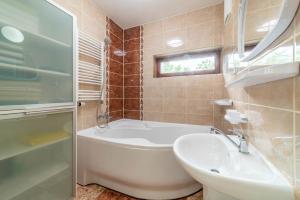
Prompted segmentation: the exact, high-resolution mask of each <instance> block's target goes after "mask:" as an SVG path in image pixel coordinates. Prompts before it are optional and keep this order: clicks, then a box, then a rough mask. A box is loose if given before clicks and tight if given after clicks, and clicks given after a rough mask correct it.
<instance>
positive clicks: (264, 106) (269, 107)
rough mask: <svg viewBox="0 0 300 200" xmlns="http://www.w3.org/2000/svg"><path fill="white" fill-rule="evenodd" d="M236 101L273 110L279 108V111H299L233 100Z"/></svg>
mask: <svg viewBox="0 0 300 200" xmlns="http://www.w3.org/2000/svg"><path fill="white" fill-rule="evenodd" d="M233 101H234V102H236V103H240V104H248V105H249V106H255V107H263V108H268V109H273V110H280V111H285V112H292V113H293V112H296V113H298V112H299V113H300V111H294V110H292V109H286V108H279V107H271V106H266V105H262V104H254V103H246V102H243V101H238V100H233Z"/></svg>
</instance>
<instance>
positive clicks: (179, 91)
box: [162, 87, 186, 99]
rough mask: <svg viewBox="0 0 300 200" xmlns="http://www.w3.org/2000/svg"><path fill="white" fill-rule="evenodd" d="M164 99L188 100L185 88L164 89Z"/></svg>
mask: <svg viewBox="0 0 300 200" xmlns="http://www.w3.org/2000/svg"><path fill="white" fill-rule="evenodd" d="M162 90H163V97H164V98H165V99H166V98H174V99H178V98H186V90H185V87H164V88H162Z"/></svg>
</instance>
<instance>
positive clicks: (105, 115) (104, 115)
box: [97, 113, 112, 128]
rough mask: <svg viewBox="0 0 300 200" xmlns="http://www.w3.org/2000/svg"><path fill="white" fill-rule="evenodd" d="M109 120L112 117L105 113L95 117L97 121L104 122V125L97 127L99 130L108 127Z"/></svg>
mask: <svg viewBox="0 0 300 200" xmlns="http://www.w3.org/2000/svg"><path fill="white" fill-rule="evenodd" d="M111 118H112V117H110V116H109V114H108V113H105V114H103V115H98V116H97V120H102V119H104V120H105V123H104V124H100V125H98V127H99V128H106V127H108V123H109V120H110V119H111Z"/></svg>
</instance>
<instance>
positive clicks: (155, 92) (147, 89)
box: [143, 86, 163, 99]
mask: <svg viewBox="0 0 300 200" xmlns="http://www.w3.org/2000/svg"><path fill="white" fill-rule="evenodd" d="M143 95H144V99H147V98H162V97H163V90H162V88H161V87H152V86H144V94H143Z"/></svg>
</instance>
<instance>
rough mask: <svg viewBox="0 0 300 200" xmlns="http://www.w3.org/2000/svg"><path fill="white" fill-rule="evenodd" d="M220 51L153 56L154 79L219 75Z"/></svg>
mask: <svg viewBox="0 0 300 200" xmlns="http://www.w3.org/2000/svg"><path fill="white" fill-rule="evenodd" d="M220 54H221V50H219V49H218V50H213V51H205V52H193V53H183V54H178V55H171V56H155V61H156V67H155V68H156V69H155V70H156V77H169V76H185V75H197V74H217V73H220Z"/></svg>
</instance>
